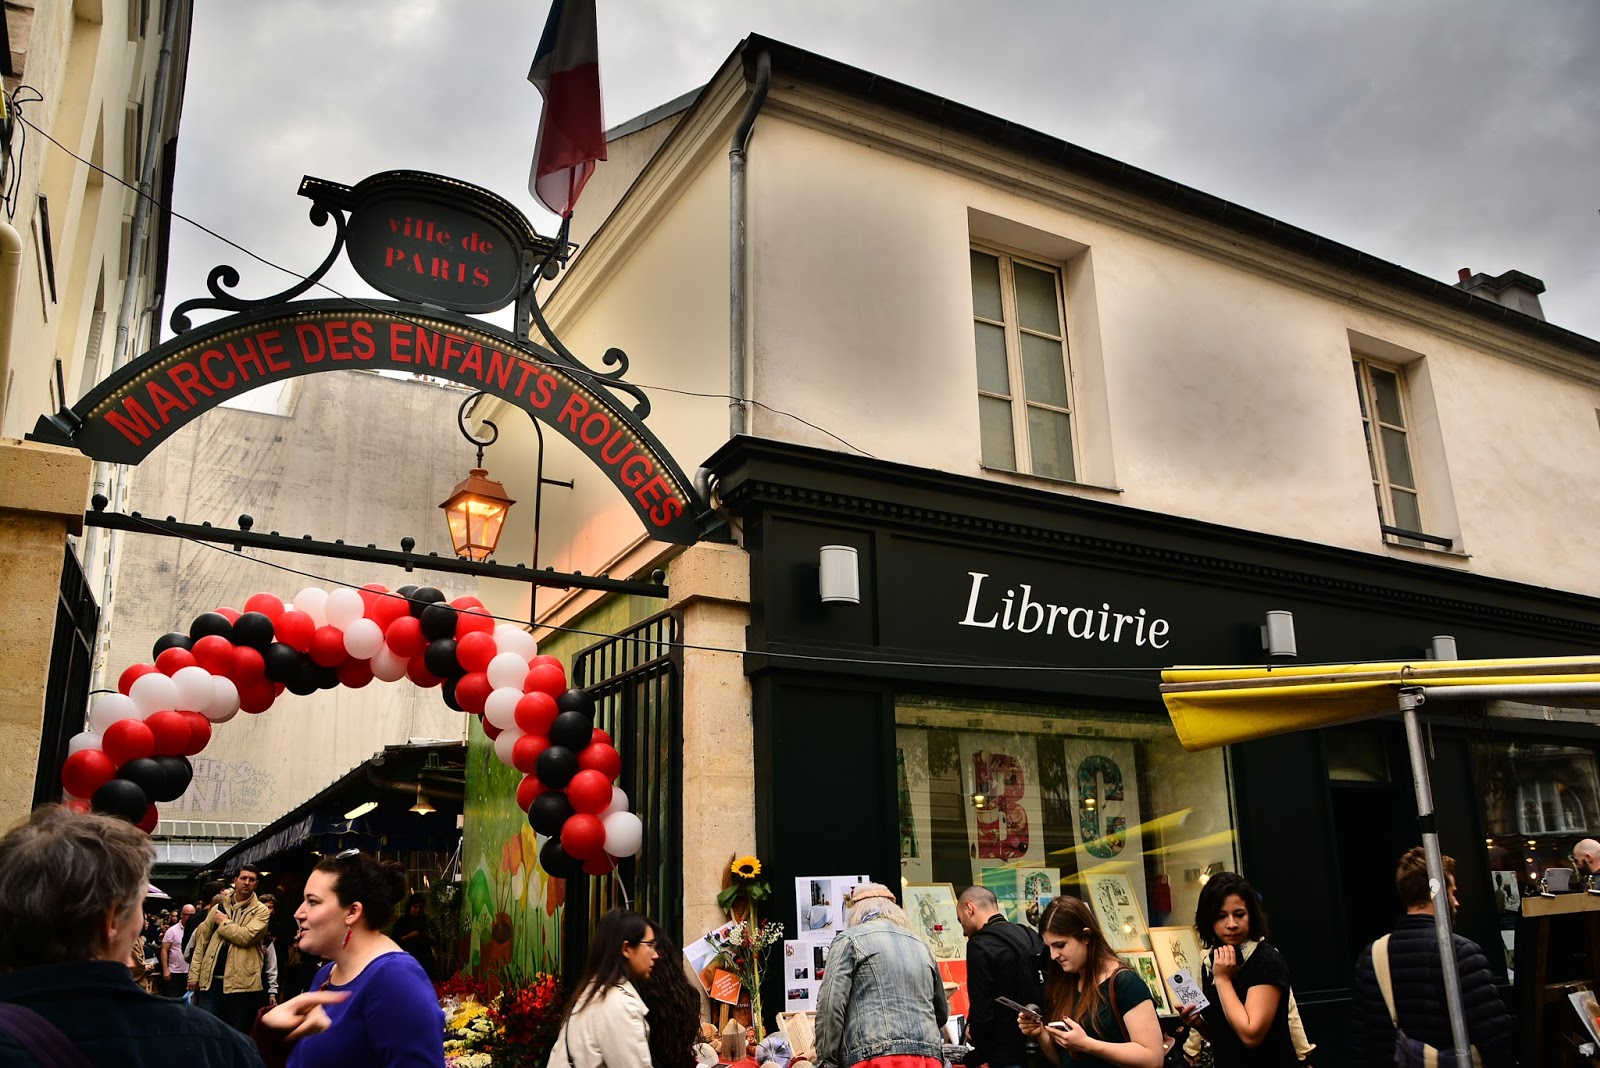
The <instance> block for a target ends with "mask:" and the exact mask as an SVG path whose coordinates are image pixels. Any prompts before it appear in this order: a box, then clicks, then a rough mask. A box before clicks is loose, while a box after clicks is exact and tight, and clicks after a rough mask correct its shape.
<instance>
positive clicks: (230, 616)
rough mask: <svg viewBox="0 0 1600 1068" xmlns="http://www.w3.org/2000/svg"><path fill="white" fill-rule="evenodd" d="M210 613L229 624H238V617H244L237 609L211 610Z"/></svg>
mask: <svg viewBox="0 0 1600 1068" xmlns="http://www.w3.org/2000/svg"><path fill="white" fill-rule="evenodd" d="M212 611H213V612H215V613H216V614H217V615H219V616H221V617H222V618H223V619H226V620H227V621H228V622H229V623H237V622H239V617H240V616H242V615H244V613H243V612H241V611H239V610H238V609H237V608H213V609H212Z"/></svg>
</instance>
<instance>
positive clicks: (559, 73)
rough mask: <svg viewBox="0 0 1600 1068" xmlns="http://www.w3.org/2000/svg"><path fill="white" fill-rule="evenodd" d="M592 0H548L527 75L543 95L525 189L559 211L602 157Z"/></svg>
mask: <svg viewBox="0 0 1600 1068" xmlns="http://www.w3.org/2000/svg"><path fill="white" fill-rule="evenodd" d="M598 39H599V34H598V33H597V31H596V29H595V11H594V0H553V2H552V3H551V5H550V17H549V18H548V19H546V20H545V24H544V35H543V36H541V37H540V38H539V51H538V52H537V53H535V54H534V57H533V67H532V69H530V70H529V71H528V80H529V81H530V82H532V83H533V84H534V87H535V88H536V89H538V90H539V93H540V95H541V96H543V97H544V113H543V114H542V115H540V116H539V141H538V144H537V145H536V146H535V147H534V150H533V173H532V174H531V175H530V176H529V178H528V191H529V192H530V193H532V194H533V195H534V196H535V197H537V198H538V200H539V203H541V204H543V205H544V206H545V207H547V208H549V209H550V210H551V211H553V212H555V213H556V214H557V215H559V216H561V217H562V218H563V219H565V218H569V217H570V216H571V215H572V206H573V205H574V204H576V203H577V202H578V194H579V193H581V192H583V184H584V183H585V182H587V181H588V180H589V176H590V175H591V174H593V173H594V165H595V161H596V160H602V159H605V158H606V134H605V122H604V120H603V119H602V118H601V114H600V47H599V43H598Z"/></svg>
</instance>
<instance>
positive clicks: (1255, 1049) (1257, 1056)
mask: <svg viewBox="0 0 1600 1068" xmlns="http://www.w3.org/2000/svg"><path fill="white" fill-rule="evenodd" d="M1194 926H1195V930H1196V932H1197V933H1198V934H1199V935H1200V941H1201V942H1203V943H1205V945H1206V947H1207V949H1209V950H1210V958H1211V962H1210V967H1209V968H1206V969H1202V973H1201V974H1202V982H1201V989H1202V991H1203V992H1204V993H1205V996H1206V1000H1207V1001H1209V1002H1210V1003H1211V1004H1210V1005H1208V1006H1207V1007H1206V1008H1205V1009H1204V1010H1203V1011H1201V1012H1195V1011H1194V1009H1193V1008H1189V1007H1185V1008H1184V1009H1183V1010H1182V1013H1181V1015H1182V1016H1183V1020H1184V1022H1185V1023H1188V1024H1190V1025H1192V1026H1193V1027H1194V1028H1195V1030H1197V1031H1199V1032H1200V1033H1201V1034H1202V1035H1203V1036H1205V1038H1206V1039H1207V1040H1208V1041H1209V1042H1210V1043H1211V1050H1212V1055H1213V1057H1214V1058H1215V1064H1216V1066H1217V1068H1296V1066H1297V1065H1298V1064H1299V1063H1300V1061H1299V1058H1298V1056H1297V1055H1296V1054H1295V1047H1294V1041H1293V1039H1292V1038H1291V1035H1290V1027H1289V998H1290V986H1289V966H1288V965H1287V964H1285V963H1284V960H1283V956H1282V954H1280V953H1279V952H1278V951H1277V950H1276V949H1274V948H1273V947H1272V946H1271V945H1270V944H1268V943H1267V941H1266V936H1267V914H1266V912H1265V911H1264V910H1263V909H1262V907H1261V902H1260V900H1259V899H1258V898H1257V897H1256V892H1255V890H1254V889H1253V888H1252V887H1251V886H1250V884H1249V883H1248V882H1246V881H1245V879H1244V876H1242V875H1239V874H1237V873H1236V872H1231V871H1225V872H1221V873H1219V874H1217V875H1213V876H1212V877H1211V878H1210V879H1208V880H1206V884H1205V886H1203V887H1201V889H1200V900H1199V903H1198V904H1197V905H1196V906H1195V910H1194Z"/></svg>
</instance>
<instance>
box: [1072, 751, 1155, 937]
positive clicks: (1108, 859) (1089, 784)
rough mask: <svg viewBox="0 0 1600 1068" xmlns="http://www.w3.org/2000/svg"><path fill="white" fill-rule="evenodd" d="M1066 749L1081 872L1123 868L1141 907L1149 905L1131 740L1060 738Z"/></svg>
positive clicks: (1136, 765) (1137, 780)
mask: <svg viewBox="0 0 1600 1068" xmlns="http://www.w3.org/2000/svg"><path fill="white" fill-rule="evenodd" d="M1062 751H1063V754H1064V755H1065V758H1066V768H1067V780H1068V782H1069V783H1070V784H1071V787H1072V797H1073V812H1074V813H1075V815H1076V828H1075V829H1076V830H1077V841H1078V848H1077V853H1078V870H1079V871H1087V870H1088V869H1090V868H1094V867H1097V866H1101V865H1114V866H1117V867H1116V868H1115V869H1114V870H1122V871H1125V872H1126V873H1127V875H1128V878H1129V880H1130V881H1131V882H1132V884H1133V892H1134V895H1135V897H1136V898H1137V900H1138V902H1139V907H1140V908H1141V909H1144V908H1146V907H1148V905H1149V900H1148V898H1146V897H1145V885H1144V864H1143V862H1142V859H1141V854H1142V853H1143V851H1144V842H1143V840H1142V836H1141V834H1140V830H1139V826H1140V823H1141V822H1142V817H1141V816H1140V815H1139V811H1140V810H1139V768H1138V764H1137V763H1136V762H1135V759H1134V755H1133V743H1132V742H1123V741H1116V740H1112V739H1106V738H1068V739H1063V741H1062Z"/></svg>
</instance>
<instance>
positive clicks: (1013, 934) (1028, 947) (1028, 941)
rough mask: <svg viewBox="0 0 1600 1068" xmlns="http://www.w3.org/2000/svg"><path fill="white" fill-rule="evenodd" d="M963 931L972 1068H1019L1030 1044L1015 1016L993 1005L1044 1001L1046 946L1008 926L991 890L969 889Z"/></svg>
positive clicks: (960, 906) (1027, 931)
mask: <svg viewBox="0 0 1600 1068" xmlns="http://www.w3.org/2000/svg"><path fill="white" fill-rule="evenodd" d="M956 914H957V915H958V916H959V918H960V920H961V931H962V933H963V934H965V935H966V936H967V1000H968V1001H969V1002H970V1003H971V1004H970V1005H969V1007H968V1009H967V1041H968V1042H969V1043H971V1045H972V1052H971V1053H969V1054H967V1060H966V1063H967V1065H968V1066H969V1068H977V1066H978V1065H980V1064H987V1065H988V1066H989V1068H1020V1066H1021V1065H1022V1064H1023V1063H1024V1060H1025V1058H1024V1052H1025V1048H1026V1046H1025V1043H1026V1040H1025V1039H1024V1038H1023V1037H1022V1032H1021V1031H1019V1030H1018V1029H1017V1013H1016V1010H1015V1009H1008V1008H1005V1007H1004V1006H1002V1005H998V1004H996V1003H995V1000H994V999H995V998H998V997H1007V998H1010V999H1011V1000H1012V1001H1015V1002H1019V1003H1021V1004H1023V1005H1029V1004H1037V1003H1038V1002H1039V1000H1040V999H1041V998H1042V997H1043V996H1044V978H1043V976H1042V975H1041V973H1040V971H1039V967H1040V962H1041V960H1042V959H1043V955H1044V942H1042V941H1041V940H1040V938H1039V935H1038V933H1037V932H1035V931H1034V929H1033V928H1032V927H1026V926H1024V925H1022V924H1020V923H1010V922H1008V921H1007V920H1006V918H1005V917H1004V916H1003V915H1001V913H1000V903H999V901H998V900H996V898H995V896H994V892H993V891H992V890H989V889H988V888H987V887H982V886H969V887H967V888H966V889H965V890H963V891H962V892H961V897H960V899H959V900H958V901H957V903H956Z"/></svg>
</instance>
